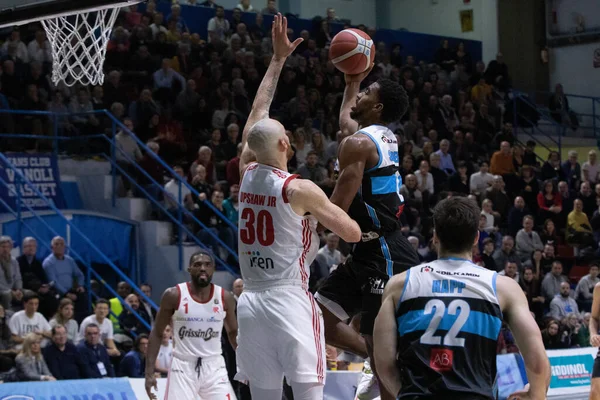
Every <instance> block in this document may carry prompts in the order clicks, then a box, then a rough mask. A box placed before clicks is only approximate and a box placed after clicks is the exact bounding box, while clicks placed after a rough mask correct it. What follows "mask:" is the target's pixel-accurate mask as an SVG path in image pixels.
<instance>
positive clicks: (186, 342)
mask: <svg viewBox="0 0 600 400" xmlns="http://www.w3.org/2000/svg"><path fill="white" fill-rule="evenodd" d="M177 289H178V290H179V306H178V307H177V310H175V313H174V314H173V321H172V322H173V355H174V356H175V357H177V356H180V357H185V358H189V357H196V358H206V357H212V356H218V355H221V354H222V349H221V332H222V331H223V321H224V320H225V315H226V311H227V310H226V308H225V301H224V296H223V288H221V287H220V286H217V285H214V284H212V283H211V288H210V293H211V295H210V298H209V299H208V301H206V302H205V303H202V302H200V301H199V300H198V299H197V298H195V297H194V296H192V294H191V291H190V283H189V282H186V283H180V284H179V285H177Z"/></svg>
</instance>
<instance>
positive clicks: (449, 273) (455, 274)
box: [436, 269, 479, 278]
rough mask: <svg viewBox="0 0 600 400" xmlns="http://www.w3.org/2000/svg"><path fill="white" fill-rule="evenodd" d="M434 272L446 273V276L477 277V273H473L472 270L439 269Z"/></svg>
mask: <svg viewBox="0 0 600 400" xmlns="http://www.w3.org/2000/svg"><path fill="white" fill-rule="evenodd" d="M436 272H437V273H438V274H440V275H446V276H470V277H472V278H479V274H475V273H473V272H460V271H442V270H439V269H438V270H437V271H436Z"/></svg>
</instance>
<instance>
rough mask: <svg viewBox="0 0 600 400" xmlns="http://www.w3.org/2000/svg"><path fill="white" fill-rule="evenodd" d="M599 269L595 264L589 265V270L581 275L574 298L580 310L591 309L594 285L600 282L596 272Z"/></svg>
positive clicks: (599, 270)
mask: <svg viewBox="0 0 600 400" xmlns="http://www.w3.org/2000/svg"><path fill="white" fill-rule="evenodd" d="M599 272H600V269H599V267H598V265H597V264H592V265H590V272H589V273H588V274H587V275H586V276H584V277H582V278H581V279H580V280H579V282H578V283H577V287H576V288H575V296H574V297H575V300H576V301H577V305H578V307H579V309H580V310H581V311H587V312H589V311H591V309H592V299H593V294H594V286H596V284H597V283H598V282H600V278H598V273H599Z"/></svg>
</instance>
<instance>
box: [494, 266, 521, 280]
mask: <svg viewBox="0 0 600 400" xmlns="http://www.w3.org/2000/svg"><path fill="white" fill-rule="evenodd" d="M498 275H502V276H506V277H508V278H512V279H513V280H514V281H515V282H517V283H518V282H519V271H518V270H517V264H516V263H514V262H510V261H507V262H506V265H505V266H504V269H503V270H502V271H500V272H499V273H498Z"/></svg>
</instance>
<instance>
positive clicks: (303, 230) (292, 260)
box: [238, 163, 319, 290]
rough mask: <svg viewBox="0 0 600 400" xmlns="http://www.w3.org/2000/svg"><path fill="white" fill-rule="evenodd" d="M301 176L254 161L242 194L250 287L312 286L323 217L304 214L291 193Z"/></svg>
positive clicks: (243, 249) (242, 245)
mask: <svg viewBox="0 0 600 400" xmlns="http://www.w3.org/2000/svg"><path fill="white" fill-rule="evenodd" d="M297 177H298V175H292V174H290V173H289V172H286V171H282V170H280V169H277V168H275V167H271V166H268V165H264V164H258V163H253V164H250V165H249V166H248V168H247V169H246V172H245V174H244V176H243V178H242V183H241V186H240V193H239V216H240V217H239V244H238V249H239V250H238V252H239V262H240V269H241V272H242V277H243V279H244V289H246V290H266V289H269V288H272V287H278V286H279V287H281V286H298V287H302V288H303V289H305V290H306V289H308V277H309V274H310V265H311V264H312V262H313V261H314V259H315V257H316V256H317V251H318V250H319V236H318V235H317V220H316V219H315V218H314V217H312V216H303V217H302V216H299V215H298V214H296V213H295V212H294V210H292V207H291V206H290V203H289V201H288V198H287V195H286V189H287V185H288V184H289V182H290V181H292V180H293V179H296V178H297Z"/></svg>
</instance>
